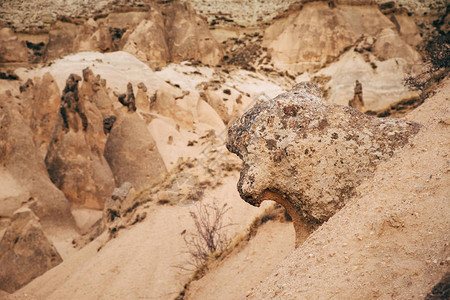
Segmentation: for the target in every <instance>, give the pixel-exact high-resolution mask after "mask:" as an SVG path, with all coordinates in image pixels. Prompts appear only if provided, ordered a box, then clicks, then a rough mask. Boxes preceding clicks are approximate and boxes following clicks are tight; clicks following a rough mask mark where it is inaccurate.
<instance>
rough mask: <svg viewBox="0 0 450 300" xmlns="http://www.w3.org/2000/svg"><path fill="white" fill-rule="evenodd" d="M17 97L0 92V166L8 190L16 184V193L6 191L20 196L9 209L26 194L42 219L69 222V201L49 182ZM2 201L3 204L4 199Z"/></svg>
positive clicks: (18, 203)
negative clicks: (8, 183)
mask: <svg viewBox="0 0 450 300" xmlns="http://www.w3.org/2000/svg"><path fill="white" fill-rule="evenodd" d="M16 100H17V99H16V98H13V97H11V95H9V94H2V95H0V103H1V104H0V165H1V169H2V170H3V171H2V172H3V173H4V174H7V175H5V177H4V180H6V182H13V184H12V185H11V186H9V185H8V189H10V188H13V187H14V186H16V187H18V188H17V189H16V191H15V192H14V191H11V192H10V193H6V194H8V195H9V196H11V195H18V196H19V197H17V198H15V201H16V202H15V204H11V203H10V204H11V205H13V206H14V207H12V208H11V210H13V209H14V208H15V209H17V208H19V207H20V206H21V205H22V202H23V201H24V200H29V199H26V198H25V195H29V198H30V199H31V198H32V199H34V200H35V202H34V203H35V205H33V206H32V209H33V211H34V213H35V214H36V215H37V216H38V217H39V218H40V219H41V220H42V221H43V222H47V221H51V222H55V221H60V222H63V223H65V224H72V222H73V219H72V217H71V214H70V210H69V203H68V201H67V199H66V198H65V196H64V194H63V193H62V192H61V191H60V190H58V189H57V188H56V186H55V185H54V184H53V183H52V182H51V181H50V179H49V176H48V173H47V170H46V168H45V164H44V160H43V159H42V157H41V156H40V155H39V151H38V149H37V148H36V146H35V143H34V142H33V133H32V131H31V129H30V127H29V126H28V125H27V124H26V122H25V120H24V119H23V117H22V115H21V114H20V111H19V108H18V105H17V103H16ZM5 178H6V179H5ZM8 178H9V179H8ZM20 195H21V196H20ZM9 199H10V200H12V199H13V198H11V197H9ZM1 201H2V205H3V201H5V199H1ZM10 212H11V211H10ZM3 216H6V217H11V215H3Z"/></svg>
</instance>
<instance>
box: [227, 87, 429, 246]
mask: <svg viewBox="0 0 450 300" xmlns="http://www.w3.org/2000/svg"><path fill="white" fill-rule="evenodd" d="M419 128H420V125H419V124H416V123H413V122H409V121H405V120H401V119H377V118H372V117H369V116H366V115H364V114H362V113H360V112H359V111H356V110H355V109H353V108H350V107H343V106H339V105H335V104H331V105H330V104H326V103H325V102H324V101H323V100H322V99H321V98H320V91H319V90H318V88H317V87H316V86H315V85H314V84H312V83H308V82H302V83H299V84H297V85H295V86H294V87H293V89H292V90H291V91H290V92H288V93H284V94H281V95H279V96H278V97H275V98H274V99H272V100H269V101H266V102H263V103H261V104H258V105H256V106H254V107H253V108H252V109H250V110H249V111H247V112H246V113H245V114H244V115H243V116H242V117H241V118H240V119H239V120H238V121H237V122H235V123H234V124H233V125H232V126H231V127H230V128H229V131H228V140H227V148H228V150H230V151H231V152H233V153H236V154H237V155H238V156H239V157H240V158H241V159H242V160H243V162H244V166H243V169H242V171H241V177H240V179H239V182H238V190H239V193H240V195H241V197H242V198H243V199H244V200H245V201H247V202H248V203H250V204H252V205H256V206H259V205H260V203H261V202H262V201H263V200H267V199H268V200H275V201H278V202H279V203H280V204H282V205H284V206H285V207H286V209H287V210H288V212H289V214H290V215H291V216H292V217H293V220H294V226H295V227H296V232H297V241H299V240H300V237H299V236H298V235H299V234H300V232H302V231H301V230H298V229H300V227H302V226H304V222H306V223H307V224H309V225H310V226H312V227H315V225H318V224H321V223H323V222H325V221H326V220H328V218H330V217H331V216H332V215H333V214H334V213H336V211H338V210H339V209H340V208H342V207H343V206H344V205H345V203H346V202H347V201H348V200H349V199H350V198H351V197H352V196H353V195H354V189H355V187H356V186H358V185H359V184H360V183H361V182H362V181H363V180H364V179H365V178H367V177H369V176H371V174H372V173H373V171H374V170H375V168H376V166H377V164H378V163H379V162H381V161H383V160H386V159H388V158H389V157H391V156H392V155H393V154H394V153H395V151H396V148H399V147H402V146H404V145H405V144H406V143H407V142H408V139H409V137H410V136H412V135H414V134H415V133H417V132H418V131H419Z"/></svg>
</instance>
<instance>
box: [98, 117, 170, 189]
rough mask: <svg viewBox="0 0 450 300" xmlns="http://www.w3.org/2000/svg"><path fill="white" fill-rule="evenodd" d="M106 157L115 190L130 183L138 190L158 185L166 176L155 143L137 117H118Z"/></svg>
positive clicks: (112, 130) (109, 140) (107, 143)
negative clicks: (153, 184)
mask: <svg viewBox="0 0 450 300" xmlns="http://www.w3.org/2000/svg"><path fill="white" fill-rule="evenodd" d="M104 155H105V158H106V160H107V161H108V163H109V165H110V167H111V170H112V172H113V174H114V180H115V183H116V186H121V185H122V184H123V183H125V182H130V183H131V184H132V186H133V187H134V188H135V189H136V190H139V189H142V188H145V187H148V186H149V185H151V184H152V183H155V182H158V181H159V180H160V179H161V176H163V175H164V174H165V173H166V167H165V165H164V162H163V160H162V158H161V156H160V154H159V152H158V149H157V148H156V144H155V141H154V140H153V138H152V136H151V135H150V133H149V131H148V130H147V126H146V124H145V122H144V121H143V120H142V119H140V118H139V116H138V115H137V114H136V113H128V112H124V113H123V114H121V115H119V116H118V117H117V120H116V121H115V123H114V126H113V127H112V129H111V132H110V134H109V135H108V139H107V141H106V146H105V152H104Z"/></svg>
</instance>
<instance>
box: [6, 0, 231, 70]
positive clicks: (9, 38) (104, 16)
mask: <svg viewBox="0 0 450 300" xmlns="http://www.w3.org/2000/svg"><path fill="white" fill-rule="evenodd" d="M134 4H135V3H127V4H126V5H125V4H124V5H123V6H121V5H117V4H115V5H110V6H108V7H109V8H105V9H104V11H102V13H100V10H96V9H94V7H90V8H89V9H91V11H90V13H86V14H85V15H80V14H79V13H78V14H77V13H75V12H72V13H69V12H68V15H66V16H59V17H58V18H55V16H53V14H52V13H50V16H53V17H50V19H49V21H48V23H47V24H46V26H45V29H44V27H43V28H42V30H41V31H43V32H42V34H41V36H40V37H39V38H33V37H31V36H27V35H25V36H23V37H22V38H21V39H19V38H18V37H17V35H15V34H14V33H13V32H12V30H10V29H6V28H5V29H2V31H1V32H0V40H2V41H3V42H2V44H3V45H2V47H0V58H1V60H2V62H9V63H12V62H21V63H36V62H49V61H52V60H54V59H56V58H61V57H63V56H65V55H68V54H72V53H77V52H81V51H98V52H111V51H117V50H124V51H127V52H129V53H131V54H133V55H135V56H136V57H137V58H139V59H140V60H142V61H144V62H146V63H148V64H149V65H150V66H152V67H153V68H159V67H161V66H164V65H166V64H167V63H169V62H180V61H183V60H195V61H200V62H202V63H204V64H209V65H216V64H218V63H219V61H220V60H221V58H222V56H223V53H222V49H221V47H220V45H219V44H218V43H217V42H216V40H215V39H214V38H213V36H212V35H211V33H210V31H209V29H208V26H207V25H206V23H205V20H204V19H203V18H202V17H200V16H199V15H197V14H196V12H195V10H194V9H193V8H192V7H191V6H190V5H189V4H186V3H183V4H182V3H180V2H178V1H174V2H171V1H169V2H167V3H163V2H161V3H160V2H154V3H153V2H152V3H151V4H146V5H143V6H142V5H141V6H139V5H134ZM24 5H25V4H24ZM94 6H95V5H94ZM100 6H101V5H100ZM86 9H88V8H86ZM75 11H76V10H75ZM37 22H38V21H37ZM34 25H36V24H34ZM31 31H32V30H31ZM47 32H48V34H47ZM36 40H37V41H36Z"/></svg>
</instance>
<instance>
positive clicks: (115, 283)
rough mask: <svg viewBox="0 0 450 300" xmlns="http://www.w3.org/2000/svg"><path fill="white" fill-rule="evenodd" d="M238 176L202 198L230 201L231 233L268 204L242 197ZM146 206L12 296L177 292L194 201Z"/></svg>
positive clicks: (184, 275) (160, 295) (164, 295)
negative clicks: (142, 215)
mask: <svg viewBox="0 0 450 300" xmlns="http://www.w3.org/2000/svg"><path fill="white" fill-rule="evenodd" d="M236 181H237V174H236V173H235V174H234V176H231V177H227V178H224V179H223V184H222V185H221V186H219V187H217V188H216V189H214V190H207V191H205V196H204V200H203V201H206V202H208V203H210V202H213V201H214V202H216V203H218V204H219V205H220V203H228V205H230V206H231V207H232V210H231V211H230V213H229V214H228V215H227V216H226V220H225V221H227V222H230V223H233V224H236V225H234V226H231V227H230V232H229V234H230V235H233V234H236V233H237V232H242V231H243V230H245V228H247V227H248V226H249V223H251V221H252V220H253V219H254V218H255V216H256V215H258V214H260V213H261V212H262V211H263V210H264V209H265V208H264V207H263V208H255V207H251V206H249V205H247V204H246V203H244V202H243V201H241V200H240V198H239V195H238V193H237V191H236ZM268 204H269V203H268ZM146 206H147V207H146ZM146 206H144V208H142V209H143V210H144V211H146V212H147V217H146V219H145V220H144V221H142V222H141V223H138V224H136V225H134V226H132V227H130V228H128V229H123V230H121V231H120V232H119V235H118V237H117V238H115V239H112V240H111V241H109V242H108V243H106V244H105V241H106V240H107V237H106V236H105V234H104V235H102V236H100V237H99V238H98V239H97V240H95V241H94V242H92V243H90V244H89V245H88V246H86V247H85V248H83V249H82V250H80V251H79V252H78V253H76V254H74V255H72V256H71V257H69V258H68V259H67V260H65V261H64V262H63V263H62V264H60V265H59V266H57V267H55V268H54V269H52V270H50V271H48V272H47V273H45V274H44V275H43V276H41V277H39V278H37V279H35V280H34V281H32V282H31V283H30V284H28V285H27V286H25V287H24V288H23V289H21V290H19V291H18V292H17V293H15V294H14V295H12V296H10V298H9V299H74V300H75V299H77V300H78V299H173V298H175V297H176V296H177V295H178V294H179V292H180V291H181V290H182V289H183V287H184V284H185V283H186V282H187V281H188V279H189V277H190V275H191V273H190V272H185V271H181V270H180V269H179V268H177V267H176V266H184V267H186V260H187V258H188V256H187V254H186V253H185V251H186V248H185V244H184V241H183V236H182V235H181V233H182V232H183V231H184V230H187V231H188V232H191V231H192V227H193V224H192V220H191V218H190V216H189V211H190V210H191V209H192V208H193V207H183V206H167V205H166V206H161V205H157V204H155V203H149V204H147V205H146ZM266 206H267V205H266ZM102 245H104V246H103V247H102V249H101V250H100V251H97V249H98V248H99V247H100V246H102Z"/></svg>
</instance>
